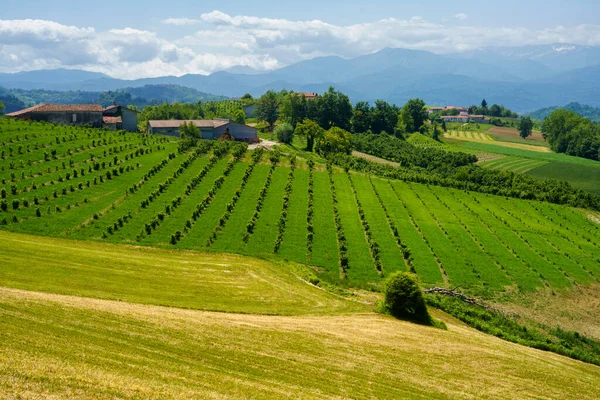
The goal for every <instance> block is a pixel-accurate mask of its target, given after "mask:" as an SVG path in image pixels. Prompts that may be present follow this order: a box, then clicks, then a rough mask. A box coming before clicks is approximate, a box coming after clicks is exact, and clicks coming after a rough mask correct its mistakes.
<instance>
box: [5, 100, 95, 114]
mask: <svg viewBox="0 0 600 400" xmlns="http://www.w3.org/2000/svg"><path fill="white" fill-rule="evenodd" d="M38 112H39V113H43V112H99V113H101V112H102V106H101V105H100V104H45V103H42V104H38V105H37V106H33V107H29V108H26V109H24V110H20V111H15V112H13V113H10V114H6V115H7V116H8V117H18V116H21V115H26V114H30V113H38Z"/></svg>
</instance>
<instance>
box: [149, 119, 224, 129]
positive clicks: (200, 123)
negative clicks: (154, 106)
mask: <svg viewBox="0 0 600 400" xmlns="http://www.w3.org/2000/svg"><path fill="white" fill-rule="evenodd" d="M190 122H191V123H193V124H194V125H196V126H197V127H198V128H218V127H220V126H223V125H227V124H229V121H227V120H212V119H196V120H178V119H169V120H151V121H148V124H149V125H150V126H151V127H152V128H179V127H180V126H181V125H183V124H184V123H190Z"/></svg>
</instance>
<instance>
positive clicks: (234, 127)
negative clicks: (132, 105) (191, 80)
mask: <svg viewBox="0 0 600 400" xmlns="http://www.w3.org/2000/svg"><path fill="white" fill-rule="evenodd" d="M190 122H191V123H193V124H194V125H195V126H196V127H198V129H199V130H200V137H201V138H202V139H207V140H217V139H219V138H220V137H221V136H222V135H223V134H224V133H225V131H226V130H228V129H229V134H230V135H231V136H232V137H233V138H234V139H235V140H238V141H242V142H248V143H257V142H258V141H259V139H258V131H257V129H256V128H253V127H251V126H248V125H244V124H238V123H236V122H232V121H230V120H228V119H219V118H215V119H212V120H152V121H148V133H151V134H158V135H168V136H180V132H179V128H180V127H181V125H183V124H184V123H190Z"/></svg>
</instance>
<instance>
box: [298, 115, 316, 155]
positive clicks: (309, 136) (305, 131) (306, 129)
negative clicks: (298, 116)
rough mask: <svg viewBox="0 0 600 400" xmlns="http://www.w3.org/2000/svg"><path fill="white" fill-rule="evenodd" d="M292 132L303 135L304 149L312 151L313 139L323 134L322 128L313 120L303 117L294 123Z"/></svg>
mask: <svg viewBox="0 0 600 400" xmlns="http://www.w3.org/2000/svg"><path fill="white" fill-rule="evenodd" d="M294 133H295V134H296V135H298V136H299V137H305V138H306V150H307V151H313V148H314V145H315V141H316V140H318V139H320V138H321V137H322V136H323V128H321V127H320V126H319V124H317V123H316V122H315V121H312V120H310V119H305V120H304V121H302V122H300V123H299V124H298V125H296V130H295V131H294Z"/></svg>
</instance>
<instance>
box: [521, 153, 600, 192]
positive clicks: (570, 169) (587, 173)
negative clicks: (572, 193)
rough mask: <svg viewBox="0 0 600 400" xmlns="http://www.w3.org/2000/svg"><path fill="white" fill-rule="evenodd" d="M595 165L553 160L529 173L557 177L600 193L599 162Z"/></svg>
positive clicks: (538, 176) (543, 176)
mask: <svg viewBox="0 0 600 400" xmlns="http://www.w3.org/2000/svg"><path fill="white" fill-rule="evenodd" d="M596 164H597V165H581V164H573V163H567V162H560V161H557V162H553V163H550V164H545V165H543V166H541V167H540V168H536V169H532V170H531V171H529V172H528V174H529V175H531V176H535V177H536V178H540V179H558V180H564V181H568V182H569V183H571V184H572V185H574V186H576V187H578V188H581V189H584V190H587V191H589V192H591V193H595V194H597V195H600V162H598V161H596Z"/></svg>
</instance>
